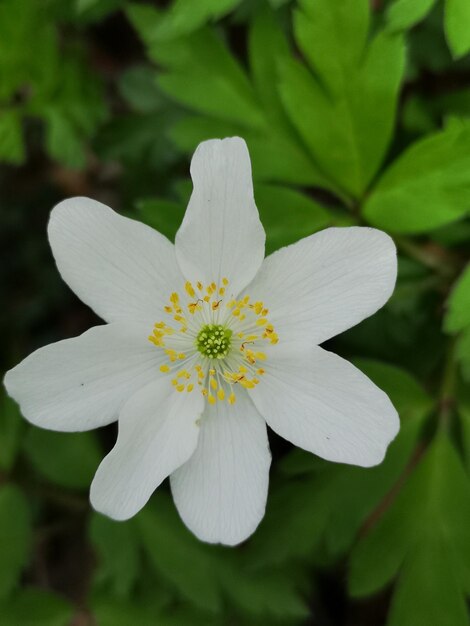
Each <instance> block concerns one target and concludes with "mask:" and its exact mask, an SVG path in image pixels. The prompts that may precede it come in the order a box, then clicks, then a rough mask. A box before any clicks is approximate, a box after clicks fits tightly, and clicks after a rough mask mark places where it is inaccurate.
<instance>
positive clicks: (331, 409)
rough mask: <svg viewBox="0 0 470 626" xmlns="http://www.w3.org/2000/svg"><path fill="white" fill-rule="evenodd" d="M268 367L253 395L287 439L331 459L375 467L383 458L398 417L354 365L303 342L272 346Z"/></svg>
mask: <svg viewBox="0 0 470 626" xmlns="http://www.w3.org/2000/svg"><path fill="white" fill-rule="evenodd" d="M277 347H278V346H276V348H277ZM265 370H266V373H265V375H264V376H263V378H262V381H261V382H260V384H259V385H258V386H257V387H256V388H255V389H253V390H251V392H250V395H251V397H252V399H253V401H254V403H255V405H256V407H257V409H258V411H259V412H260V413H261V415H263V417H264V418H265V420H266V421H267V423H268V425H269V426H270V427H271V428H272V429H273V430H274V431H276V432H277V433H278V434H279V435H281V437H284V439H287V440H288V441H291V442H292V443H293V444H295V445H296V446H299V447H300V448H304V449H305V450H308V451H309V452H313V453H314V454H317V455H318V456H321V457H323V458H324V459H327V460H329V461H337V462H341V463H351V464H353V465H361V466H363V467H369V466H372V465H377V464H378V463H380V462H381V461H382V460H383V458H384V455H385V451H386V448H387V446H388V444H389V443H390V442H391V441H392V440H393V439H394V437H395V435H396V434H397V432H398V429H399V425H400V424H399V420H398V415H397V412H396V411H395V409H394V407H393V405H392V403H391V402H390V400H389V398H388V396H387V395H386V394H385V393H384V392H383V391H381V390H380V389H379V388H378V387H376V386H375V385H374V383H373V382H372V381H371V380H369V379H368V378H367V377H366V376H365V375H364V374H363V373H362V372H360V371H359V370H358V369H357V368H356V367H354V366H353V365H351V363H349V362H348V361H345V360H344V359H342V358H341V357H339V356H337V355H336V354H332V353H331V352H327V351H326V350H323V349H322V348H319V347H318V346H313V347H306V346H305V345H304V344H300V343H297V344H292V345H291V346H289V347H288V348H283V349H282V350H281V351H280V352H279V353H277V354H276V350H275V349H272V350H270V354H269V359H268V360H267V361H266V364H265Z"/></svg>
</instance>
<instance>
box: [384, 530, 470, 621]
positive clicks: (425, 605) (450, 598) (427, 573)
mask: <svg viewBox="0 0 470 626" xmlns="http://www.w3.org/2000/svg"><path fill="white" fill-rule="evenodd" d="M437 564H439V565H438V566H437ZM416 624H449V626H450V625H452V626H468V624H469V620H468V611H467V607H466V605H465V599H464V597H463V595H462V593H459V584H458V581H457V580H456V572H455V570H454V563H453V561H452V558H450V557H449V553H448V547H447V546H446V545H445V542H444V541H442V539H441V538H438V539H436V540H432V539H431V540H430V541H429V542H423V543H422V544H419V543H418V545H417V547H416V548H415V549H414V550H413V551H412V552H411V553H410V555H409V556H408V557H407V558H406V560H405V563H404V565H403V567H402V570H401V573H400V579H399V582H398V585H397V588H396V591H395V596H394V599H393V604H392V607H391V611H390V615H389V619H388V621H387V626H416Z"/></svg>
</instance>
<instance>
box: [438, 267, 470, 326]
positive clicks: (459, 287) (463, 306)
mask: <svg viewBox="0 0 470 626" xmlns="http://www.w3.org/2000/svg"><path fill="white" fill-rule="evenodd" d="M469 325H470V265H468V266H467V268H466V269H465V271H464V272H463V273H462V275H461V276H460V278H459V280H458V281H457V283H456V284H455V286H454V288H453V289H452V292H451V294H450V297H449V300H448V302H447V314H446V316H445V319H444V326H445V329H446V330H447V332H449V333H457V332H459V331H460V330H463V329H464V328H465V327H466V326H469Z"/></svg>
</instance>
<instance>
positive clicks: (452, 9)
mask: <svg viewBox="0 0 470 626" xmlns="http://www.w3.org/2000/svg"><path fill="white" fill-rule="evenodd" d="M469 25H470V4H469V3H468V2H467V1H466V0H446V14H445V29H446V35H447V41H448V42H449V47H450V49H451V50H452V54H453V55H454V57H456V58H458V57H461V56H463V55H464V54H466V53H467V52H468V51H469V50H470V29H469Z"/></svg>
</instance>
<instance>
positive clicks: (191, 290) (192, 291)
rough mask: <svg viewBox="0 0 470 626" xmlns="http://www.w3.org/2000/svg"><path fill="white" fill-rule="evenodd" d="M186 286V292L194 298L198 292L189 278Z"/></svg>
mask: <svg viewBox="0 0 470 626" xmlns="http://www.w3.org/2000/svg"><path fill="white" fill-rule="evenodd" d="M184 288H185V289H186V293H187V294H188V296H189V297H190V298H194V296H195V295H196V292H195V291H194V289H193V286H192V285H191V283H190V282H189V280H188V281H187V282H186V284H185V286H184Z"/></svg>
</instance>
